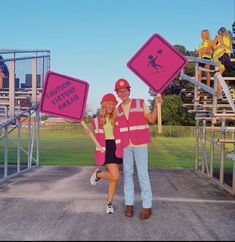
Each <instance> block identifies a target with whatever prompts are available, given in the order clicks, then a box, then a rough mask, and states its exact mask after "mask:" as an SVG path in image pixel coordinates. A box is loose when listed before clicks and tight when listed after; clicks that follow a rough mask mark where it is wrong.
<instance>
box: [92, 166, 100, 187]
mask: <svg viewBox="0 0 235 242" xmlns="http://www.w3.org/2000/svg"><path fill="white" fill-rule="evenodd" d="M97 172H101V170H100V169H98V168H96V169H95V171H94V172H93V173H92V175H91V178H90V183H91V185H93V186H95V185H96V183H97V182H98V181H99V180H100V178H98V177H97Z"/></svg>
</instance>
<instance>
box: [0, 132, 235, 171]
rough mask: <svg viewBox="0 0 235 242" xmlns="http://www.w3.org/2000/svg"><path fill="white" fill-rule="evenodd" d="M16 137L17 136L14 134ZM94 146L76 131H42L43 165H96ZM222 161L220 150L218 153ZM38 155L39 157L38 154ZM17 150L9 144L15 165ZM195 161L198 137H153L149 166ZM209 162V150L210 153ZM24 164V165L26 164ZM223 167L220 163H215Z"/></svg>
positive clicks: (0, 157)
mask: <svg viewBox="0 0 235 242" xmlns="http://www.w3.org/2000/svg"><path fill="white" fill-rule="evenodd" d="M11 137H12V138H16V135H15V134H11ZM21 142H22V146H23V148H24V149H26V150H27V136H26V135H22V139H21ZM94 148H95V146H94V143H93V142H92V141H91V139H90V138H89V137H88V136H86V135H84V134H82V132H80V131H78V132H76V130H70V132H58V130H57V131H53V132H51V130H50V132H48V130H46V129H42V130H41V136H40V164H41V165H68V166H69V165H70V166H82V165H86V166H93V165H95V157H94ZM216 153H217V156H218V160H219V155H218V154H219V150H218V151H217V152H216ZM34 156H35V154H34ZM16 159H17V147H16V145H15V144H13V143H12V142H10V143H9V163H11V164H15V163H16ZM194 159H195V138H194V137H165V136H158V135H156V136H155V137H153V138H152V143H151V144H150V145H149V167H157V168H193V167H194ZM208 159H209V150H208ZM21 160H22V161H25V162H27V156H26V154H24V153H23V152H21ZM3 163H4V139H2V140H0V164H3ZM22 163H23V162H22ZM231 165H232V162H231V160H230V161H229V160H228V161H226V163H225V167H228V168H229V169H230V167H231ZM215 166H218V167H219V162H216V163H215Z"/></svg>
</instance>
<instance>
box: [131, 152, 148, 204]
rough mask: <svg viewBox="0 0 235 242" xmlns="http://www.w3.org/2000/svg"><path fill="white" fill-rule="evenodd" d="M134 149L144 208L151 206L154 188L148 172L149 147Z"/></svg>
mask: <svg viewBox="0 0 235 242" xmlns="http://www.w3.org/2000/svg"><path fill="white" fill-rule="evenodd" d="M133 149H134V156H135V161H136V168H137V173H138V178H139V183H140V188H141V198H142V202H143V208H151V207H152V188H151V183H150V178H149V174H148V147H135V148H133Z"/></svg>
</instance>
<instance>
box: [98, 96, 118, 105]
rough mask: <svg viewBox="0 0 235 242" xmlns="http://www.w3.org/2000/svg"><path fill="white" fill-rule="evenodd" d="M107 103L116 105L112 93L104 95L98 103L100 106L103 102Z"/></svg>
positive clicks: (116, 102)
mask: <svg viewBox="0 0 235 242" xmlns="http://www.w3.org/2000/svg"><path fill="white" fill-rule="evenodd" d="M108 101H111V102H114V103H115V104H116V105H117V104H118V101H117V99H116V97H115V96H114V95H113V94H112V93H107V94H105V95H104V96H103V98H102V100H101V102H100V103H101V104H102V103H103V102H108Z"/></svg>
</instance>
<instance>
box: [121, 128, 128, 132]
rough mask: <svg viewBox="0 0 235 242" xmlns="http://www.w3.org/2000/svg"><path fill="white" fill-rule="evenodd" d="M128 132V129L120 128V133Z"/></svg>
mask: <svg viewBox="0 0 235 242" xmlns="http://www.w3.org/2000/svg"><path fill="white" fill-rule="evenodd" d="M127 131H128V128H120V132H121V133H122V132H127Z"/></svg>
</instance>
